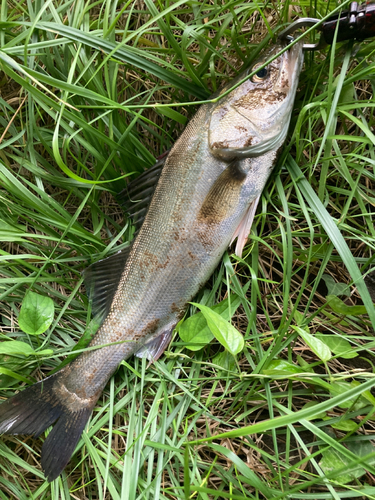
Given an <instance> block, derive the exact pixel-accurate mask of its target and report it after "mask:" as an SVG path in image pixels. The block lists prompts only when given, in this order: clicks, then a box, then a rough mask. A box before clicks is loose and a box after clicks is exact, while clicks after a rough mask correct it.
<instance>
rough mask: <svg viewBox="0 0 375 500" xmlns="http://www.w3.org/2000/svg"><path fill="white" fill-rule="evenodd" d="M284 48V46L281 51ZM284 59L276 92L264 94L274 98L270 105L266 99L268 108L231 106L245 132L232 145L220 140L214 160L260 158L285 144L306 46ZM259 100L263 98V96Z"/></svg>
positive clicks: (215, 144)
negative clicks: (216, 158)
mask: <svg viewBox="0 0 375 500" xmlns="http://www.w3.org/2000/svg"><path fill="white" fill-rule="evenodd" d="M284 47H285V46H284ZM284 47H283V46H280V47H279V49H282V48H284ZM275 52H276V51H275ZM275 52H274V53H275ZM281 57H282V62H281V65H280V69H279V74H278V77H277V80H276V81H275V82H274V83H273V85H272V91H269V90H267V89H266V88H265V89H264V93H265V94H266V93H267V92H269V95H270V98H269V99H268V102H267V98H266V97H265V98H264V99H265V106H264V108H262V109H260V108H257V109H254V110H253V111H252V112H250V113H249V110H248V109H246V107H243V108H242V107H241V106H236V105H231V106H230V108H231V110H232V112H234V113H235V115H238V123H237V124H236V125H235V126H234V128H237V129H241V132H239V133H238V135H237V136H236V138H234V137H232V139H231V140H229V141H228V140H226V139H225V138H224V139H222V138H221V137H220V138H219V139H220V140H218V141H216V142H213V144H212V147H211V151H212V153H213V154H214V156H217V157H219V158H221V159H223V160H230V159H232V158H241V157H242V158H250V157H256V156H261V155H263V154H265V153H267V152H268V151H270V150H274V149H277V148H278V147H279V146H280V145H281V144H282V143H283V142H284V140H285V138H286V135H287V132H288V127H289V122H290V118H291V113H292V109H293V104H294V99H295V95H296V91H297V85H298V79H299V74H300V72H301V69H302V64H303V52H302V43H298V44H295V45H293V46H292V47H291V48H290V49H289V50H287V51H286V52H285V53H284V54H283V55H282V56H281ZM260 91H261V92H262V90H261V89H260ZM259 96H260V98H261V94H259ZM272 99H274V100H275V104H274V105H272ZM277 101H278V102H277ZM234 122H236V120H234ZM239 125H241V126H239Z"/></svg>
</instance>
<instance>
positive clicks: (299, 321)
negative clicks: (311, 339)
mask: <svg viewBox="0 0 375 500" xmlns="http://www.w3.org/2000/svg"><path fill="white" fill-rule="evenodd" d="M294 319H295V321H296V323H297V325H298V326H301V327H302V325H303V322H304V316H303V314H302V313H300V312H299V311H294ZM303 329H304V330H305V331H306V332H309V331H310V329H309V327H308V326H304V327H303Z"/></svg>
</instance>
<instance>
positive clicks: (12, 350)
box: [0, 340, 53, 356]
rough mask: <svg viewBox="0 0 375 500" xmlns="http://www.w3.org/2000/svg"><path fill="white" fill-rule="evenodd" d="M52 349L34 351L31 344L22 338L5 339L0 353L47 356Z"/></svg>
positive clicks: (0, 344) (0, 345)
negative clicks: (22, 340)
mask: <svg viewBox="0 0 375 500" xmlns="http://www.w3.org/2000/svg"><path fill="white" fill-rule="evenodd" d="M52 353H53V351H52V349H43V351H34V349H33V348H32V347H30V345H29V344H26V342H21V341H20V340H5V341H3V342H1V343H0V354H6V355H9V356H30V355H32V354H33V355H34V356H47V355H49V354H52Z"/></svg>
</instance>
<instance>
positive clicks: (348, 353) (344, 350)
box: [315, 333, 358, 359]
mask: <svg viewBox="0 0 375 500" xmlns="http://www.w3.org/2000/svg"><path fill="white" fill-rule="evenodd" d="M315 337H317V338H318V339H320V340H321V341H322V342H324V343H325V344H326V345H327V346H328V347H329V348H330V349H331V351H332V352H333V353H334V354H337V355H339V356H340V357H341V358H345V359H350V358H356V357H357V356H358V354H357V353H356V352H354V351H353V347H352V346H351V345H350V342H349V341H348V340H346V339H343V338H342V337H339V336H338V335H326V334H324V333H316V334H315Z"/></svg>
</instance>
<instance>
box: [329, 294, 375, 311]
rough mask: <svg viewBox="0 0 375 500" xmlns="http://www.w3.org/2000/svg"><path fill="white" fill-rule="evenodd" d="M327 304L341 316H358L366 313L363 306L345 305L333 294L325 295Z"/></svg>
mask: <svg viewBox="0 0 375 500" xmlns="http://www.w3.org/2000/svg"><path fill="white" fill-rule="evenodd" d="M326 298H327V304H328V306H329V307H330V308H331V309H332V311H334V312H335V313H337V314H342V315H343V316H360V315H361V314H367V310H366V308H365V306H347V305H346V304H345V303H344V302H343V301H342V300H341V299H339V298H338V297H336V296H335V295H327V297H326Z"/></svg>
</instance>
